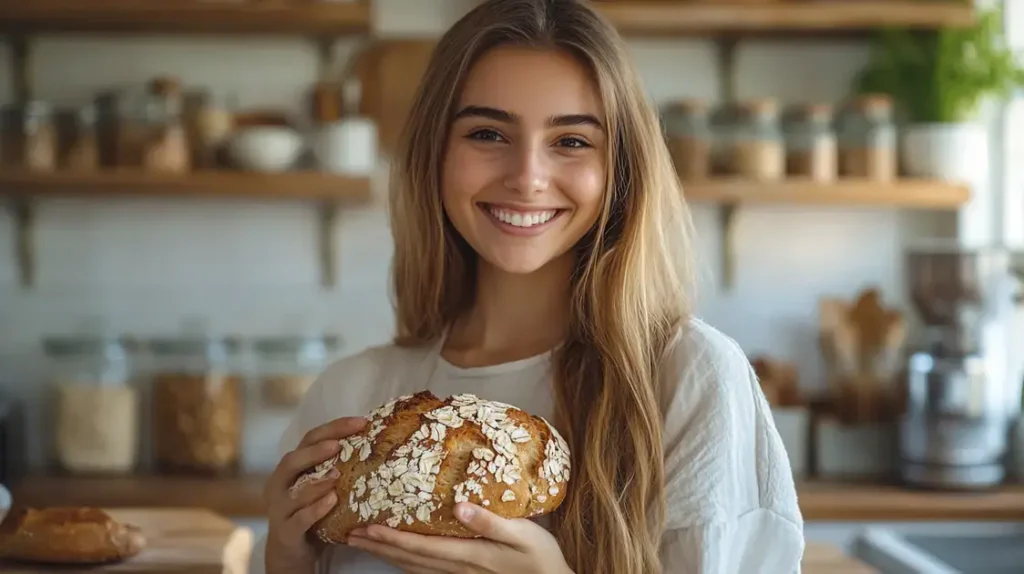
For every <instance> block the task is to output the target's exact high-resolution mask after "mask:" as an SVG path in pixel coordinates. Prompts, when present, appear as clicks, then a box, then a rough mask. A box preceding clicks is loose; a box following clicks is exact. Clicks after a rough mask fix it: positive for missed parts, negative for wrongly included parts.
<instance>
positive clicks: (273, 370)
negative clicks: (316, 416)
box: [253, 335, 339, 408]
mask: <svg viewBox="0 0 1024 574" xmlns="http://www.w3.org/2000/svg"><path fill="white" fill-rule="evenodd" d="M338 341H339V339H338V337H336V336H328V335H310V336H292V337H266V338H260V339H257V340H256V341H254V343H253V348H254V350H255V352H256V356H257V361H258V367H257V369H258V371H259V373H260V374H259V377H260V390H261V393H260V394H261V397H262V401H263V404H264V405H266V406H268V407H271V408H290V407H295V406H297V405H298V404H299V403H300V402H301V401H302V397H303V396H305V394H306V391H307V390H308V389H309V387H310V385H312V384H313V381H314V380H316V377H317V376H319V375H320V373H321V372H323V370H324V369H325V368H326V367H327V364H328V362H329V361H330V360H331V357H333V356H334V353H335V352H336V351H337V350H338Z"/></svg>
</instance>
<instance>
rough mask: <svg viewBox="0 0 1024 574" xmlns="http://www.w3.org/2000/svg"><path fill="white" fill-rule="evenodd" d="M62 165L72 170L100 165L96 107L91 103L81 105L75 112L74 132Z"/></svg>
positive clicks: (94, 168) (95, 167) (88, 169)
mask: <svg viewBox="0 0 1024 574" xmlns="http://www.w3.org/2000/svg"><path fill="white" fill-rule="evenodd" d="M64 165H65V167H66V168H67V169H69V170H72V171H93V170H96V169H97V168H99V166H100V144H99V137H98V135H97V132H96V107H95V106H94V105H92V104H89V105H86V106H82V107H81V108H79V109H78V110H77V111H76V112H75V123H74V132H73V135H72V140H71V145H70V146H69V147H68V150H67V155H66V157H65V158H64Z"/></svg>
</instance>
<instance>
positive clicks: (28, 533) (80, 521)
mask: <svg viewBox="0 0 1024 574" xmlns="http://www.w3.org/2000/svg"><path fill="white" fill-rule="evenodd" d="M145 545H146V539H145V537H144V536H143V535H142V532H141V530H139V528H138V527H136V526H133V525H131V524H123V523H121V522H118V521H116V520H114V519H113V518H111V517H110V515H108V514H107V513H106V512H104V511H102V510H100V509H98V508H89V507H52V508H44V509H34V508H26V509H21V510H17V511H14V510H12V512H11V514H9V515H8V516H7V517H6V519H5V520H4V522H3V525H0V559H6V560H16V561H20V562H40V563H50V564H83V565H84V564H104V563H109V562H117V561H121V560H124V559H126V558H130V557H132V556H135V555H136V554H138V553H139V552H141V551H142V549H143V548H144V547H145Z"/></svg>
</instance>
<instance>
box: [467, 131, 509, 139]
mask: <svg viewBox="0 0 1024 574" xmlns="http://www.w3.org/2000/svg"><path fill="white" fill-rule="evenodd" d="M468 137H469V139H471V140H478V141H489V142H503V141H505V138H503V137H501V134H499V133H498V132H496V131H494V130H490V129H482V130H475V131H473V132H470V134H469V136H468Z"/></svg>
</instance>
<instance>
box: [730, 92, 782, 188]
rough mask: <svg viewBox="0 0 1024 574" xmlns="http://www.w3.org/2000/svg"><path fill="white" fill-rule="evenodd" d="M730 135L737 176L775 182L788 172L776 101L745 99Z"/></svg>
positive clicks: (731, 156)
mask: <svg viewBox="0 0 1024 574" xmlns="http://www.w3.org/2000/svg"><path fill="white" fill-rule="evenodd" d="M735 118H736V121H735V124H734V127H733V130H732V135H731V137H730V140H731V145H730V150H729V155H730V161H731V167H732V169H731V172H732V173H733V174H735V175H738V176H741V177H745V178H749V179H755V180H761V181H772V180H778V179H781V178H782V177H783V176H784V175H785V173H786V154H785V144H784V142H783V137H782V128H781V126H780V124H779V106H778V103H777V102H776V101H775V100H772V99H759V100H750V101H746V102H741V103H740V104H738V105H737V107H736V116H735Z"/></svg>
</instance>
